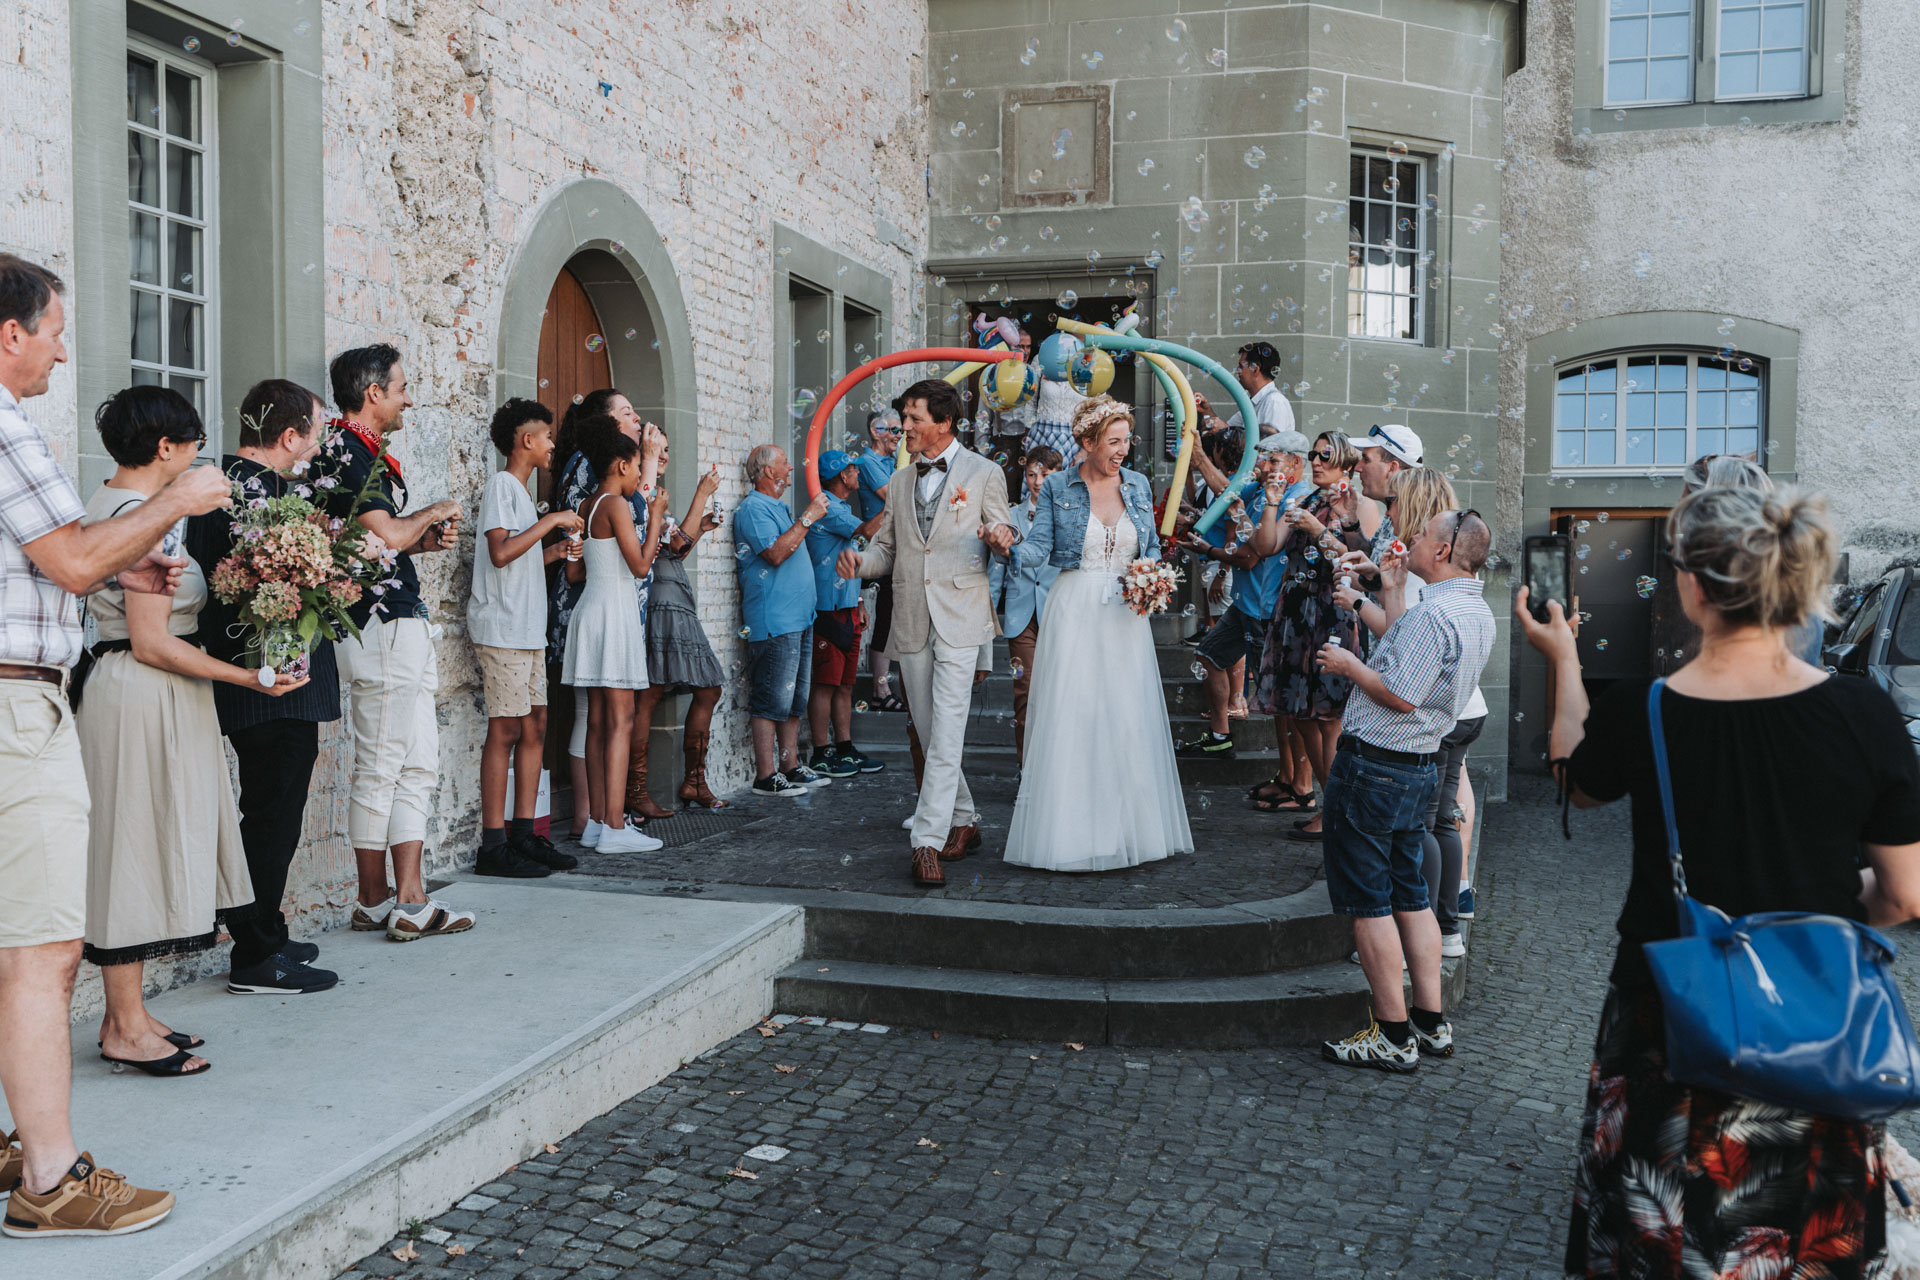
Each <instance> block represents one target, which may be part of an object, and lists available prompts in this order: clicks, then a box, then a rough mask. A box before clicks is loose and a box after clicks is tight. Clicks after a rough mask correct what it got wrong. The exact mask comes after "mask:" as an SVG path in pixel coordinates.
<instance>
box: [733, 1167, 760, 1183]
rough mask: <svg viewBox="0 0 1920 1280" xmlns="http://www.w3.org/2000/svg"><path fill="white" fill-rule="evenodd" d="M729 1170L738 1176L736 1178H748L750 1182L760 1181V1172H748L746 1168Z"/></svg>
mask: <svg viewBox="0 0 1920 1280" xmlns="http://www.w3.org/2000/svg"><path fill="white" fill-rule="evenodd" d="M727 1172H728V1173H729V1174H731V1175H733V1176H734V1177H736V1178H745V1179H746V1180H747V1181H748V1182H758V1181H760V1175H759V1174H757V1173H748V1172H747V1171H746V1170H745V1169H729V1170H727Z"/></svg>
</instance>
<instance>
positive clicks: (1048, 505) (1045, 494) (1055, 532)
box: [1014, 467, 1160, 569]
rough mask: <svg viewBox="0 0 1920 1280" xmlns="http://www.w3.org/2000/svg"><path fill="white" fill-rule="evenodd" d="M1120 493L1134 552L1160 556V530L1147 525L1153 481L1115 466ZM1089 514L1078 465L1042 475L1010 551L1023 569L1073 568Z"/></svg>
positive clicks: (1154, 557)
mask: <svg viewBox="0 0 1920 1280" xmlns="http://www.w3.org/2000/svg"><path fill="white" fill-rule="evenodd" d="M1120 497H1121V500H1122V501H1123V502H1124V503H1125V504H1126V508H1127V519H1129V520H1131V521H1133V532H1134V534H1135V536H1136V537H1138V539H1139V541H1140V550H1139V551H1138V552H1137V553H1136V554H1137V556H1138V557H1139V558H1140V559H1143V560H1158V559H1159V558H1160V534H1159V531H1158V530H1156V529H1155V528H1154V527H1153V487H1152V486H1151V485H1149V484H1148V483H1147V478H1146V477H1145V476H1143V475H1141V474H1140V473H1139V472H1138V471H1129V470H1127V469H1126V468H1125V467H1122V468H1121V469H1120ZM1092 518H1093V499H1092V496H1091V495H1090V494H1088V492H1087V482H1086V481H1085V480H1082V479H1081V478H1080V468H1078V467H1068V468H1067V469H1066V470H1064V471H1056V472H1054V473H1053V474H1052V475H1050V476H1048V477H1047V478H1046V480H1045V482H1044V483H1042V484H1041V486H1040V501H1039V503H1038V505H1037V508H1036V509H1035V511H1034V514H1033V528H1032V529H1030V530H1028V531H1027V536H1026V539H1025V540H1024V541H1022V542H1021V543H1020V545H1019V546H1017V547H1015V548H1014V555H1015V556H1016V557H1017V558H1018V560H1019V562H1020V567H1021V568H1023V569H1037V568H1039V567H1040V566H1041V565H1052V566H1053V567H1054V568H1056V569H1078V568H1079V567H1080V548H1081V547H1082V546H1084V545H1085V544H1086V540H1087V521H1089V520H1091V519H1092Z"/></svg>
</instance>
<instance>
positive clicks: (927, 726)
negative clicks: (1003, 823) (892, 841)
mask: <svg viewBox="0 0 1920 1280" xmlns="http://www.w3.org/2000/svg"><path fill="white" fill-rule="evenodd" d="M979 660H980V646H979V645H977V644H976V645H968V646H966V647H964V648H959V647H956V646H953V645H948V644H942V643H941V642H940V641H939V640H938V639H936V640H934V641H932V642H931V643H930V644H928V645H927V647H926V648H924V649H917V650H915V651H914V652H912V653H901V654H895V655H894V661H895V662H896V663H897V664H898V665H899V667H900V678H901V679H902V680H904V681H905V682H906V691H907V707H908V709H909V710H910V711H911V712H912V714H913V723H914V726H915V728H917V729H918V730H919V733H920V745H921V747H922V748H923V749H924V750H925V752H926V757H927V768H926V773H925V775H924V776H923V777H922V778H921V780H920V803H919V805H918V806H917V807H916V808H915V809H914V811H913V836H912V847H913V848H915V849H918V848H921V847H922V846H927V845H931V846H932V847H933V848H936V849H938V848H940V847H941V846H942V845H944V844H946V842H947V833H948V832H950V831H952V830H953V829H954V828H955V827H964V826H968V825H971V824H973V823H977V822H979V821H980V811H979V810H978V809H976V808H974V806H973V792H972V791H970V790H969V789H968V788H967V776H966V774H965V773H963V772H962V771H961V768H960V758H961V755H962V753H963V752H964V751H965V750H966V745H967V716H968V715H969V714H970V713H971V711H972V709H973V673H974V669H975V667H976V666H977V665H978V663H979Z"/></svg>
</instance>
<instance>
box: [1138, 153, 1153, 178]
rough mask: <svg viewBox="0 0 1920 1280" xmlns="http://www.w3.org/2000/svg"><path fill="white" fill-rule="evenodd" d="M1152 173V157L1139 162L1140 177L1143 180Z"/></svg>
mask: <svg viewBox="0 0 1920 1280" xmlns="http://www.w3.org/2000/svg"><path fill="white" fill-rule="evenodd" d="M1152 172H1153V157H1152V156H1148V157H1147V158H1146V159H1144V160H1142V161H1141V162H1140V176H1141V177H1143V178H1144V177H1146V176H1147V175H1148V174H1150V173H1152Z"/></svg>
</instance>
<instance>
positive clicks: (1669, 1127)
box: [1567, 984, 1886, 1280]
mask: <svg viewBox="0 0 1920 1280" xmlns="http://www.w3.org/2000/svg"><path fill="white" fill-rule="evenodd" d="M1593 1056H1594V1062H1593V1069H1592V1074H1591V1075H1590V1077H1589V1079H1588V1082H1587V1108H1586V1117H1585V1120H1584V1121H1583V1122H1582V1124H1581V1126H1580V1148H1579V1153H1578V1159H1577V1163H1576V1165H1575V1169H1574V1182H1573V1212H1572V1214H1571V1218H1570V1223H1569V1229H1568V1236H1567V1274H1568V1275H1569V1276H1619V1277H1628V1278H1631V1280H1668V1278H1669V1277H1671V1278H1672V1280H1680V1278H1681V1277H1695V1276H1698V1277H1703V1278H1704V1277H1715V1278H1717V1280H1789V1278H1790V1277H1791V1278H1792V1280H1856V1278H1857V1277H1868V1276H1875V1275H1879V1274H1880V1273H1881V1266H1880V1259H1881V1255H1882V1253H1883V1252H1884V1251H1885V1247H1886V1201H1885V1190H1884V1185H1883V1178H1884V1170H1883V1166H1882V1163H1881V1143H1882V1141H1883V1135H1884V1130H1883V1129H1882V1128H1881V1126H1879V1125H1877V1124H1871V1123H1865V1122H1861V1121H1855V1120H1841V1119H1836V1118H1834V1117H1830V1116H1816V1115H1810V1114H1808V1113H1806V1112H1801V1111H1789V1110H1787V1109H1786V1108H1785V1107H1777V1106H1772V1105H1770V1104H1768V1103H1764V1102H1757V1101H1754V1100H1753V1099H1751V1098H1742V1097H1737V1096H1735V1095H1733V1094H1726V1093H1720V1092H1718V1091H1715V1090H1711V1089H1692V1088H1689V1087H1687V1086H1686V1085H1682V1084H1676V1083H1674V1082H1673V1081H1672V1080H1669V1079H1668V1078H1667V1073H1666V1066H1667V1058H1666V1034H1665V1029H1664V1026H1663V1023H1662V1012H1661V1007H1660V996H1659V992H1658V991H1657V990H1654V989H1653V988H1651V987H1648V988H1642V989H1638V990H1635V989H1632V988H1627V987H1623V986H1620V985H1619V984H1614V985H1612V986H1610V987H1609V989H1608V992H1607V1001H1606V1004H1605V1005H1604V1006H1602V1008H1601V1011H1600V1034H1599V1037H1598V1039H1597V1041H1596V1043H1595V1046H1594V1054H1593Z"/></svg>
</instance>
